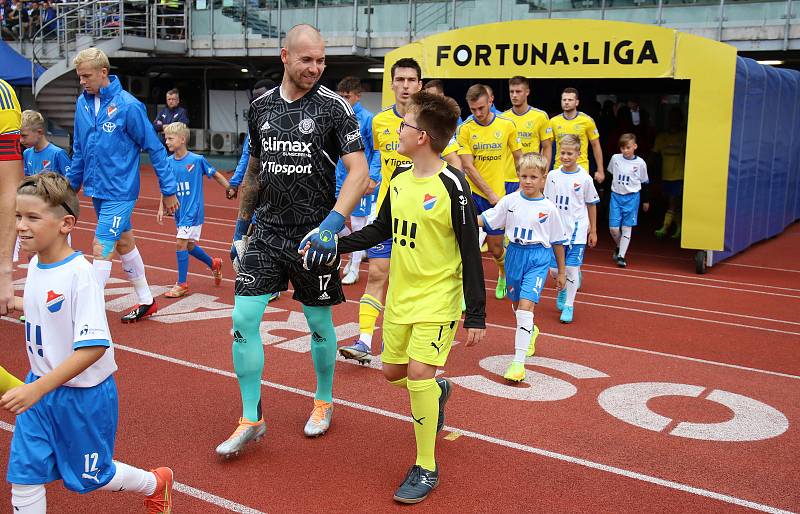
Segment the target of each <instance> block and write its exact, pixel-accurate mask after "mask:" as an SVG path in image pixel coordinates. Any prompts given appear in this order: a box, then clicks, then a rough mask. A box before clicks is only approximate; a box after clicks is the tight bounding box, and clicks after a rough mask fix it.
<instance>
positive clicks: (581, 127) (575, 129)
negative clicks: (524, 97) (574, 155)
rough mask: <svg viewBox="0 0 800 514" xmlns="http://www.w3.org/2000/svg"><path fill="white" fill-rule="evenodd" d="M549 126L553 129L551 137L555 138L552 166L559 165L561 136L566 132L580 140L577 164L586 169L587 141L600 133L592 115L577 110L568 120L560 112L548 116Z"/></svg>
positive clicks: (598, 136)
mask: <svg viewBox="0 0 800 514" xmlns="http://www.w3.org/2000/svg"><path fill="white" fill-rule="evenodd" d="M550 127H551V128H552V129H553V137H555V139H556V155H555V161H556V163H555V166H554V167H553V168H554V169H555V168H558V167H559V166H561V155H560V154H561V138H562V137H564V136H566V135H567V134H575V135H576V136H578V137H579V138H580V140H581V156H580V158H579V159H578V166H582V167H583V169H585V170H587V171H588V170H589V142H590V141H594V140H595V139H600V133H599V132H597V125H595V123H594V120H593V119H592V117H591V116H588V115H586V114H584V113H582V112H580V111H578V114H577V115H576V116H575V117H574V118H572V119H571V120H568V119H567V118H565V117H564V113H561V114H559V115H557V116H553V117H552V118H550Z"/></svg>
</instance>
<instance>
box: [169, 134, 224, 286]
mask: <svg viewBox="0 0 800 514" xmlns="http://www.w3.org/2000/svg"><path fill="white" fill-rule="evenodd" d="M164 139H165V142H166V144H167V149H168V150H169V151H170V152H172V155H171V156H170V157H169V163H170V166H171V167H172V170H173V171H174V173H175V178H176V179H177V181H178V199H179V201H180V207H178V210H177V211H175V224H176V225H177V226H178V239H177V250H176V251H175V254H176V256H177V258H178V282H176V283H175V285H174V286H172V289H170V290H169V291H167V293H166V294H164V296H166V297H167V298H179V297H181V296H183V295H185V294H186V293H188V292H189V282H188V281H187V276H188V274H189V256H190V255H191V256H192V257H194V258H195V259H197V260H199V261H200V262H202V263H203V264H205V265H206V266H208V267H209V269H210V270H211V274H212V276H213V277H214V285H217V286H218V285H219V284H220V282H221V281H222V259H220V258H219V257H214V258H213V259H212V258H211V257H210V256H209V255H208V254H207V253H206V252H205V250H203V249H202V248H201V247H200V245H198V244H197V243H199V242H200V232H201V230H202V229H203V221H204V218H205V209H204V201H203V178H206V177H208V178H213V179H214V180H216V181H217V183H218V184H219V185H221V186H222V187H223V188H225V189H227V188H228V187H229V184H228V180H227V179H226V178H225V177H223V176H222V173H220V172H218V171H217V170H216V169H214V167H213V166H211V164H209V163H208V161H207V160H206V158H205V157H203V156H202V155H197V154H196V153H192V152H190V151H188V150H187V149H186V142H187V141H188V140H189V128H188V127H187V126H186V125H185V124H183V123H170V124H169V125H167V126H165V127H164ZM163 218H164V205H163V203H162V204H159V206H158V222H159V223H162V221H163Z"/></svg>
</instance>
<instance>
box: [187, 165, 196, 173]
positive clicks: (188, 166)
mask: <svg viewBox="0 0 800 514" xmlns="http://www.w3.org/2000/svg"><path fill="white" fill-rule="evenodd" d="M193 169H194V164H187V165H186V172H187V173H191V172H192V170H193Z"/></svg>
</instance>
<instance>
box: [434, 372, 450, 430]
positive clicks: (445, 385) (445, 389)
mask: <svg viewBox="0 0 800 514" xmlns="http://www.w3.org/2000/svg"><path fill="white" fill-rule="evenodd" d="M436 383H437V384H439V388H440V389H441V390H442V393H441V394H440V395H439V420H438V421H437V422H436V433H437V434H438V433H439V432H441V431H442V428H443V427H444V404H445V403H447V400H449V399H450V393H452V392H453V384H452V383H451V382H450V381H449V380H447V379H446V378H437V379H436Z"/></svg>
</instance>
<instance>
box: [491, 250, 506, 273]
mask: <svg viewBox="0 0 800 514" xmlns="http://www.w3.org/2000/svg"><path fill="white" fill-rule="evenodd" d="M494 263H495V264H497V269H498V270H500V276H501V277H504V276H506V249H505V248H503V255H501V256H500V258H499V259H497V258H494Z"/></svg>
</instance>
